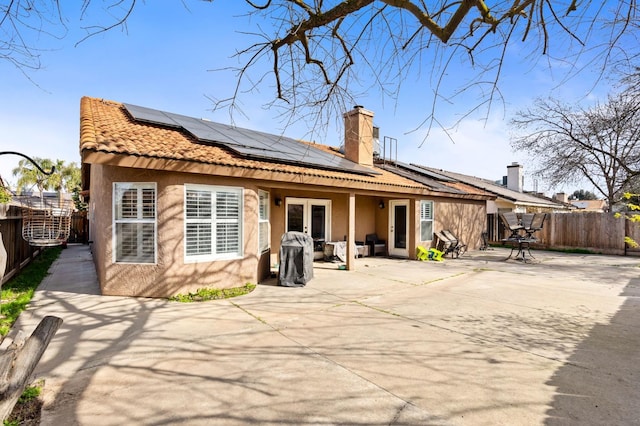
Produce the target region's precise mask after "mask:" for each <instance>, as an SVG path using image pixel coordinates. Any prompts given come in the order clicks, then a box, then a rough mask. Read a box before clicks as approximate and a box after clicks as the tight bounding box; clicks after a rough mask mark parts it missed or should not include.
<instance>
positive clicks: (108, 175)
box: [80, 97, 493, 297]
mask: <svg viewBox="0 0 640 426" xmlns="http://www.w3.org/2000/svg"><path fill="white" fill-rule="evenodd" d="M344 120H345V134H344V146H345V150H344V154H342V153H340V152H339V151H338V149H336V148H333V147H330V146H328V145H320V144H313V143H307V142H303V141H299V140H295V139H291V138H288V137H285V136H281V135H273V134H267V133H263V132H258V131H253V130H249V129H241V128H237V127H233V126H229V125H224V124H220V123H213V122H210V121H207V120H201V119H196V118H191V117H186V116H183V115H179V114H174V113H169V112H164V111H158V110H154V109H150V108H145V107H141V106H136V105H131V104H123V103H119V102H113V101H108V100H103V99H97V98H90V97H84V98H82V100H81V104H80V154H81V158H82V181H83V188H82V189H83V191H84V192H83V194H85V196H86V201H88V205H89V212H88V216H89V223H90V225H89V228H90V229H89V233H90V240H91V241H92V253H93V256H94V261H95V265H96V271H97V274H98V279H99V282H100V286H101V289H102V293H103V294H105V295H129V296H148V297H167V296H171V295H175V294H179V293H186V292H190V291H195V290H197V289H199V288H204V287H215V288H230V287H238V286H242V285H244V284H246V283H247V282H252V283H259V282H261V281H262V280H264V279H265V278H266V277H268V276H269V275H270V268H271V266H272V264H273V263H274V262H275V261H277V260H275V259H274V258H275V255H276V254H277V253H278V250H279V246H280V238H281V236H282V234H283V233H285V232H286V231H301V232H306V233H308V234H310V235H311V236H312V237H313V240H314V250H315V251H316V252H319V253H321V252H322V250H323V245H324V244H326V243H327V242H331V241H337V240H340V241H346V242H347V243H346V250H347V258H346V266H347V269H353V268H355V262H354V260H353V259H354V258H355V256H356V253H357V251H356V242H361V241H364V240H365V238H366V236H367V235H369V234H377V236H378V238H379V239H381V240H385V241H386V253H385V254H386V255H388V256H391V257H400V258H415V250H416V247H417V246H418V245H424V246H429V245H431V243H432V239H433V231H434V230H436V229H440V228H454V229H455V232H457V233H458V234H459V236H460V238H462V239H463V240H464V241H465V242H467V244H468V245H469V246H470V248H474V247H477V246H478V245H479V244H480V235H481V232H482V231H483V230H484V227H485V221H486V202H487V200H488V199H491V198H493V196H492V195H490V194H487V193H486V192H485V191H481V190H477V189H474V188H472V187H470V186H468V185H465V184H462V183H459V182H453V181H452V182H445V183H439V184H437V185H435V184H434V185H431V186H430V185H428V184H427V183H424V182H421V181H420V180H419V179H418V180H416V179H412V178H411V177H405V176H402V175H401V174H398V173H394V172H393V171H392V170H389V169H388V168H384V167H380V166H379V165H378V164H376V163H377V162H376V161H375V158H374V157H375V155H374V146H375V141H374V132H373V113H372V112H371V111H368V110H366V109H364V108H362V107H356V108H354V109H353V110H351V111H349V112H347V113H345V114H344ZM320 257H322V256H320Z"/></svg>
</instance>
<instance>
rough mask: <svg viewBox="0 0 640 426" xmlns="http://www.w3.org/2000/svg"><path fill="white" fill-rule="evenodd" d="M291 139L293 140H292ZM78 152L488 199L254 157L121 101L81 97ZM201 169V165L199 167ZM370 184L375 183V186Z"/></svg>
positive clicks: (387, 174)
mask: <svg viewBox="0 0 640 426" xmlns="http://www.w3.org/2000/svg"><path fill="white" fill-rule="evenodd" d="M151 111H155V110H151ZM157 112H159V113H162V112H161V111H157ZM191 120H195V119H191ZM226 127H227V128H229V129H232V130H233V131H234V132H235V131H236V129H235V128H231V127H230V126H226ZM221 128H224V126H222V127H221ZM241 130H243V131H244V129H241ZM251 135H252V137H261V136H260V135H264V137H265V138H268V140H269V142H270V143H271V144H273V140H274V138H275V139H277V138H278V136H277V135H270V134H266V133H262V132H251ZM288 140H289V141H291V139H290V138H288ZM299 142H300V144H301V146H312V147H314V148H317V149H319V150H322V151H323V152H329V153H331V154H332V155H335V156H336V157H337V158H341V159H342V161H348V160H346V159H345V158H344V156H343V155H342V154H340V153H339V152H336V151H335V150H334V149H333V148H331V147H329V146H326V145H319V144H310V143H308V142H302V141H299ZM80 152H81V154H82V159H83V163H89V164H90V163H104V164H113V165H121V166H129V167H149V168H154V167H157V168H159V169H162V170H167V171H183V172H185V171H186V172H192V173H210V174H220V175H225V176H236V177H252V178H259V179H264V180H279V181H281V182H299V183H309V184H321V185H330V186H341V187H347V188H358V189H378V190H386V191H398V192H407V191H409V192H412V193H421V194H433V195H438V194H441V193H442V194H443V195H444V194H446V196H450V197H454V198H455V197H458V198H475V199H484V197H486V194H484V193H483V192H482V191H477V190H473V189H471V190H470V191H469V192H468V193H466V192H464V191H460V190H459V188H457V187H456V185H455V184H451V185H439V184H438V185H434V186H429V185H427V184H422V183H419V182H416V181H415V180H412V179H409V178H406V177H404V176H401V175H400V174H397V173H393V172H392V171H389V170H385V169H382V168H379V167H374V168H373V170H372V173H371V174H363V173H362V172H361V171H359V172H352V173H349V172H347V171H338V170H333V169H330V168H325V167H322V166H318V167H313V166H311V165H309V164H305V165H297V164H291V163H290V162H278V161H273V160H272V161H268V160H266V159H257V158H251V157H250V156H246V155H241V154H240V153H238V152H236V151H234V150H232V149H229V148H228V147H225V146H220V145H216V144H212V143H203V141H202V140H199V139H198V138H196V137H195V136H194V135H193V134H191V133H189V132H188V131H186V130H185V129H184V128H179V127H176V126H169V125H166V124H165V125H163V124H158V123H150V122H146V121H140V120H136V119H134V118H133V117H132V116H131V115H130V114H129V113H128V112H127V110H126V108H125V106H124V105H123V104H121V103H118V102H114V101H108V100H102V99H97V98H90V97H83V98H82V100H81V104H80ZM132 158H133V159H132ZM158 161H160V163H158ZM185 162H188V163H189V168H188V169H187V168H185ZM353 164H355V163H353ZM198 165H200V166H202V167H201V168H200V169H198V167H197V166H198ZM211 166H213V167H211ZM360 167H363V166H360ZM371 185H375V188H373V187H372V186H371Z"/></svg>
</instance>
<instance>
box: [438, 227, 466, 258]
mask: <svg viewBox="0 0 640 426" xmlns="http://www.w3.org/2000/svg"><path fill="white" fill-rule="evenodd" d="M442 233H443V234H444V235H445V236H446V237H447V238H448V239H449V241H451V244H452V245H453V249H452V250H451V253H452V255H454V254H455V256H454V257H460V256H462V255H463V254H464V253H465V252H466V251H467V245H466V244H464V243H463V242H462V240H460V238H458V237H456V236H455V235H454V234H453V232H451V231H449V230H448V229H444V230H443V231H442Z"/></svg>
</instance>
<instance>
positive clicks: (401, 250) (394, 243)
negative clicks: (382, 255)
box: [388, 200, 409, 257]
mask: <svg viewBox="0 0 640 426" xmlns="http://www.w3.org/2000/svg"><path fill="white" fill-rule="evenodd" d="M408 225H409V201H408V200H391V201H390V202H389V243H388V244H389V256H397V257H409V226H408Z"/></svg>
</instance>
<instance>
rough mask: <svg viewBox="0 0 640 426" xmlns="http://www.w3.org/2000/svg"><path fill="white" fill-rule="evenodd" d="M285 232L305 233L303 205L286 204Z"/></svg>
mask: <svg viewBox="0 0 640 426" xmlns="http://www.w3.org/2000/svg"><path fill="white" fill-rule="evenodd" d="M287 231H297V232H306V231H307V230H306V229H305V226H304V204H287Z"/></svg>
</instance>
